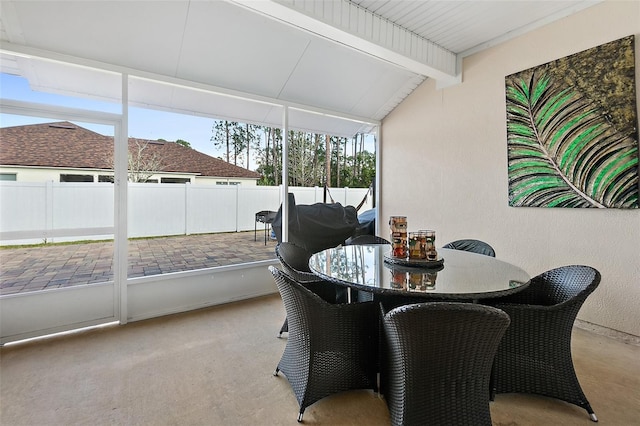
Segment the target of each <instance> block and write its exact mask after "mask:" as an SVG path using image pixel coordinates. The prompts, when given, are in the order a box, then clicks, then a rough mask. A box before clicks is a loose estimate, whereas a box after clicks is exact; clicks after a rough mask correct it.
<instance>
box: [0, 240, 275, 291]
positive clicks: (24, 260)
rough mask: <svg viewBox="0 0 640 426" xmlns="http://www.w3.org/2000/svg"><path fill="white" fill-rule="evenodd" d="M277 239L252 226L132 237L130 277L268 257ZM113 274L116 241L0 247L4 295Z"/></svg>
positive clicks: (95, 280) (0, 286) (90, 281)
mask: <svg viewBox="0 0 640 426" xmlns="http://www.w3.org/2000/svg"><path fill="white" fill-rule="evenodd" d="M275 245H276V241H275V240H267V244H266V245H265V242H264V235H263V234H262V232H258V235H257V241H254V233H253V231H249V232H230V233H221V234H205V235H187V236H173V237H159V238H149V239H136V240H130V241H129V256H128V257H129V263H128V276H129V278H133V277H142V276H147V275H155V274H165V273H169V272H179V271H188V270H195V269H202V268H210V267H214V266H224V265H233V264H237V263H246V262H254V261H258V260H268V259H273V258H274V257H275V252H274V249H275ZM112 279H113V242H111V241H109V242H89V243H81V244H60V245H56V244H52V245H49V246H36V247H19V248H2V249H0V294H2V295H7V294H15V293H20V292H25V291H35V290H45V289H51V288H60V287H69V286H74V285H81V284H94V283H100V282H104V281H109V280H112Z"/></svg>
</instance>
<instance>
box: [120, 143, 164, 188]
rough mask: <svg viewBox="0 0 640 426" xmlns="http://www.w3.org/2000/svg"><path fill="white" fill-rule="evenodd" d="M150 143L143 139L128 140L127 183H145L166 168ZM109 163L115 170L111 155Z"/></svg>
mask: <svg viewBox="0 0 640 426" xmlns="http://www.w3.org/2000/svg"><path fill="white" fill-rule="evenodd" d="M150 142H151V141H148V140H144V139H131V138H130V139H129V149H128V151H127V168H128V176H127V180H128V181H129V182H147V181H148V180H149V178H150V177H151V176H153V175H154V174H156V173H158V172H161V171H162V170H164V169H165V168H166V167H168V164H167V163H166V159H165V158H164V157H163V156H162V155H160V154H159V153H158V152H155V150H153V149H152V148H151V146H150ZM109 163H110V164H111V168H113V169H115V161H114V158H113V155H111V158H110V159H109Z"/></svg>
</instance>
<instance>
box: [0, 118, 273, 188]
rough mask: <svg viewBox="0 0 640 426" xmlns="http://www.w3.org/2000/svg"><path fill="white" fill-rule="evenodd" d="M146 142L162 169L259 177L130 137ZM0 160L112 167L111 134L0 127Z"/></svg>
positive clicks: (70, 127) (62, 125) (49, 126)
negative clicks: (160, 161)
mask: <svg viewBox="0 0 640 426" xmlns="http://www.w3.org/2000/svg"><path fill="white" fill-rule="evenodd" d="M136 142H138V143H140V142H142V143H148V145H147V148H145V154H149V155H155V156H156V157H159V158H162V159H163V162H164V163H165V164H164V167H163V168H162V170H158V171H162V172H174V173H197V174H200V175H202V176H211V177H219V178H247V179H259V178H260V176H261V175H260V174H259V173H256V172H254V171H251V170H247V169H244V168H242V167H238V166H234V165H233V164H230V163H227V162H226V161H223V160H220V159H219V158H214V157H211V156H209V155H206V154H203V153H201V152H198V151H196V150H195V149H191V148H187V147H184V146H182V145H179V144H177V143H175V142H164V141H149V140H145V139H135V138H129V147H130V149H131V147H132V146H135V144H136ZM0 164H2V165H4V166H39V167H60V168H83V169H85V168H86V169H103V170H112V169H113V137H112V136H104V135H101V134H99V133H96V132H93V131H91V130H88V129H85V128H83V127H80V126H77V125H75V124H73V123H70V122H68V121H63V122H57V123H45V124H31V125H26V126H15V127H4V128H1V129H0Z"/></svg>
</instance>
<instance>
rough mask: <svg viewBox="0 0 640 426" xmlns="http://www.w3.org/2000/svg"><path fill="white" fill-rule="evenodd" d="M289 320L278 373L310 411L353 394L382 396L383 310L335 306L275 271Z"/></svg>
mask: <svg viewBox="0 0 640 426" xmlns="http://www.w3.org/2000/svg"><path fill="white" fill-rule="evenodd" d="M269 270H270V271H271V273H272V274H273V277H274V279H275V282H276V285H277V286H278V291H279V292H280V295H281V296H282V300H283V302H284V306H285V309H286V311H287V318H288V320H289V339H288V340H287V345H286V347H285V350H284V353H283V354H282V358H281V359H280V362H279V363H278V366H277V368H276V370H275V372H274V373H273V374H274V375H276V376H277V375H278V372H280V371H282V372H283V373H284V375H285V376H286V378H287V380H288V381H289V383H290V384H291V388H292V389H293V392H294V394H295V396H296V399H297V400H298V404H299V406H300V412H299V414H298V421H299V422H300V421H302V416H303V414H304V411H305V409H306V408H307V407H308V406H310V405H311V404H313V403H315V402H316V401H319V400H320V399H322V398H324V397H326V396H329V395H332V394H335V393H338V392H342V391H346V390H351V389H373V390H377V373H378V355H377V354H378V352H377V350H378V333H379V331H378V330H379V326H378V321H379V320H378V307H377V305H376V304H375V303H373V302H369V303H351V304H331V303H327V302H326V301H324V300H322V298H320V297H319V296H318V295H317V294H315V293H313V292H312V291H310V290H308V289H307V288H305V287H304V286H303V285H302V284H301V283H298V282H296V281H295V280H294V279H293V278H291V277H290V276H288V275H287V274H286V273H285V272H283V271H281V270H279V269H277V268H275V267H273V266H270V267H269Z"/></svg>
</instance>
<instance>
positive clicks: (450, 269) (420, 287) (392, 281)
mask: <svg viewBox="0 0 640 426" xmlns="http://www.w3.org/2000/svg"><path fill="white" fill-rule="evenodd" d="M390 251H391V246H390V245H386V244H372V245H353V246H339V247H335V248H331V249H327V250H323V251H321V252H319V253H316V254H314V255H313V256H312V257H311V259H309V267H310V269H311V271H312V272H313V273H315V274H317V275H318V276H320V277H321V278H323V279H325V280H328V281H331V282H334V283H336V284H339V285H343V286H346V287H350V288H353V289H357V290H364V291H368V292H371V293H376V294H390V295H405V296H411V295H413V296H421V297H425V296H426V297H433V298H443V299H465V300H469V299H472V300H477V299H482V298H487V297H497V296H504V295H507V294H511V293H515V292H518V291H520V290H523V289H524V288H526V287H527V286H528V285H529V280H530V278H531V277H530V276H529V274H527V273H526V272H525V271H524V270H522V269H521V268H519V267H518V266H515V265H512V264H510V263H508V262H505V261H502V260H499V259H496V258H494V257H490V256H483V255H481V254H477V253H471V252H466V251H461V250H453V249H444V248H441V249H439V250H438V254H439V257H441V258H442V264H441V265H437V266H436V267H434V268H426V267H422V266H420V267H414V266H407V265H398V264H394V263H391V262H388V261H385V257H386V256H385V255H387V256H388V255H389V252H390Z"/></svg>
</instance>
